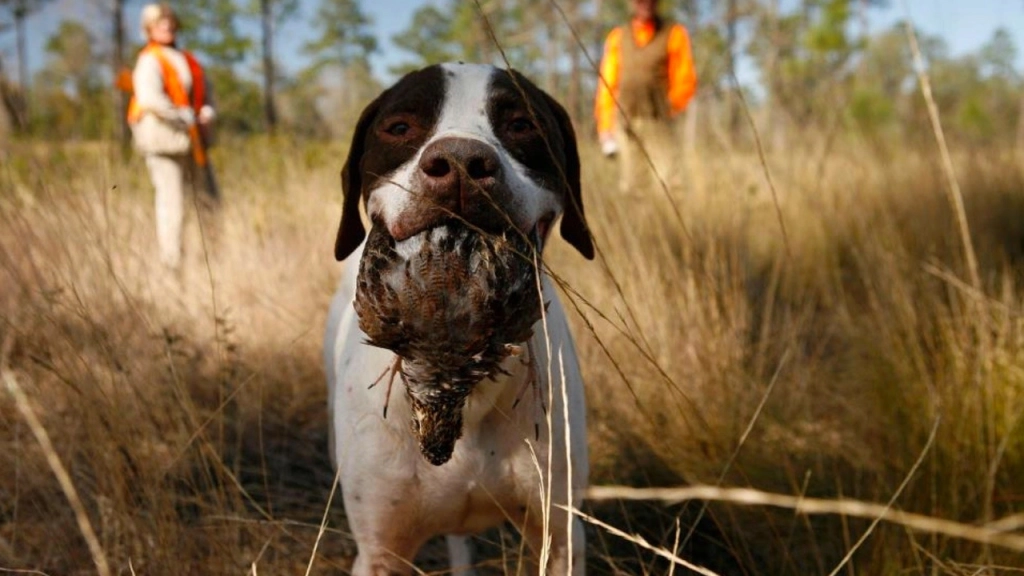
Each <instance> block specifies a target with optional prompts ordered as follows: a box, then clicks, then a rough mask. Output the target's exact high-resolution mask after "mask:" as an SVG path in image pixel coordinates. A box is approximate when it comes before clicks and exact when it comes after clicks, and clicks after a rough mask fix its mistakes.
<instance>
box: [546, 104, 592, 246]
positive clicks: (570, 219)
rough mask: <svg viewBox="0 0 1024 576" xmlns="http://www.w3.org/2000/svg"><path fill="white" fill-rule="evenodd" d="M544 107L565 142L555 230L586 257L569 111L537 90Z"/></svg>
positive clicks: (577, 158)
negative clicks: (563, 189) (562, 199)
mask: <svg viewBox="0 0 1024 576" xmlns="http://www.w3.org/2000/svg"><path fill="white" fill-rule="evenodd" d="M541 94H543V95H544V100H545V101H546V103H547V105H548V108H550V109H551V112H552V114H554V116H555V121H556V122H557V124H558V130H559V132H560V133H561V136H562V142H563V145H564V146H565V167H564V168H565V182H566V186H567V192H568V194H566V200H567V202H566V207H565V213H564V214H563V215H562V223H561V225H560V226H559V232H561V234H562V238H565V240H566V242H568V243H569V244H571V245H572V246H573V247H574V248H576V249H577V250H579V252H580V254H582V255H583V257H584V258H586V259H587V260H593V259H594V242H593V240H592V239H591V236H590V228H589V227H588V226H587V220H586V218H585V217H584V216H583V191H582V188H581V186H580V153H579V150H578V149H577V147H576V131H575V130H573V128H572V120H571V119H570V118H569V113H568V112H566V111H565V108H562V105H561V104H559V103H558V102H557V101H556V100H555V99H554V98H552V97H551V96H549V95H548V94H547V93H545V92H543V91H541Z"/></svg>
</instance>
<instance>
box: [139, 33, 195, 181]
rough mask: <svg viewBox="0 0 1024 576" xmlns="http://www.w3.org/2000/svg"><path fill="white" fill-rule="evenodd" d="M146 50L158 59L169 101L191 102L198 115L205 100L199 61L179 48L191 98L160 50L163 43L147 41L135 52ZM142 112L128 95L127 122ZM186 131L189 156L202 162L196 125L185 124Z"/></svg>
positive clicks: (141, 52) (190, 104) (176, 102)
mask: <svg viewBox="0 0 1024 576" xmlns="http://www.w3.org/2000/svg"><path fill="white" fill-rule="evenodd" d="M147 53H152V54H153V55H154V56H156V59H157V61H158V62H159V63H160V73H161V75H162V76H163V78H164V90H165V91H166V92H167V96H168V97H169V98H170V99H171V102H172V103H173V104H174V105H175V106H191V107H192V111H193V112H195V114H196V116H197V117H198V116H199V109H200V108H202V107H203V104H204V103H205V101H206V83H205V82H204V81H203V68H202V67H201V66H200V65H199V61H198V60H196V58H195V56H193V55H192V53H191V52H189V51H187V50H182V51H181V54H182V55H183V56H185V61H186V62H188V69H189V72H191V73H192V98H191V99H190V98H189V95H188V91H187V90H185V86H184V85H182V83H181V78H179V77H178V72H177V70H175V69H174V64H171V60H170V59H169V58H168V57H167V55H166V54H165V53H164V50H163V46H161V45H160V44H154V43H150V44H147V45H146V47H145V48H143V49H142V51H140V52H139V56H140V57H141V56H142V55H143V54H147ZM145 113H146V110H145V109H144V108H142V106H140V105H139V101H138V99H136V98H135V96H134V95H132V99H131V101H129V102H128V123H129V124H135V123H136V122H138V121H139V120H140V119H141V118H142V115H143V114H145ZM188 131H189V136H191V137H192V157H193V158H194V159H195V161H196V164H198V165H199V166H206V150H205V149H204V147H203V146H202V141H201V140H200V137H199V127H198V126H196V125H195V124H193V125H192V126H189V129H188Z"/></svg>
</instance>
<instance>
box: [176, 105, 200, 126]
mask: <svg viewBox="0 0 1024 576" xmlns="http://www.w3.org/2000/svg"><path fill="white" fill-rule="evenodd" d="M178 121H179V122H181V123H182V124H184V125H185V127H186V128H191V127H192V126H193V125H194V124H195V123H196V113H195V112H193V111H192V109H191V108H187V107H181V108H178Z"/></svg>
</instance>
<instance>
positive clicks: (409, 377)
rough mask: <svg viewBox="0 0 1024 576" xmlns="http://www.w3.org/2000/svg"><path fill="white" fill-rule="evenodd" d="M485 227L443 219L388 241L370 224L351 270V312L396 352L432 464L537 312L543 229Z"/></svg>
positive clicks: (376, 342) (440, 460) (441, 459)
mask: <svg viewBox="0 0 1024 576" xmlns="http://www.w3.org/2000/svg"><path fill="white" fill-rule="evenodd" d="M530 236H531V237H527V236H526V235H524V234H522V233H521V232H519V231H518V230H508V231H506V232H504V233H501V234H490V233H484V232H481V231H479V230H477V229H474V228H472V227H471V226H469V225H466V224H464V223H462V222H460V221H458V220H451V221H446V222H444V223H443V224H441V225H440V226H436V227H433V228H431V229H429V230H425V231H423V232H421V233H419V234H417V235H416V236H413V237H412V238H408V239H406V240H403V241H401V242H396V241H395V239H394V238H392V237H391V236H390V235H389V234H388V232H387V229H386V227H384V226H382V225H379V224H376V223H375V224H374V225H373V226H372V227H371V229H370V233H369V237H368V238H367V241H366V248H365V250H364V252H363V257H362V260H361V262H360V267H359V278H358V282H357V288H356V298H355V309H356V313H357V314H358V316H359V327H360V328H361V329H362V330H363V332H365V333H366V335H367V337H368V343H369V344H371V345H373V346H378V347H381V348H385V349H388V350H391V351H393V352H395V354H397V355H398V357H399V358H400V361H399V367H398V372H399V374H400V375H401V378H402V381H403V382H404V384H405V389H406V394H407V396H408V399H409V402H410V404H411V406H412V413H413V422H412V430H413V433H414V434H415V435H416V437H417V439H418V441H419V448H420V452H421V453H422V454H423V456H424V457H425V458H426V459H427V460H428V461H429V462H430V463H432V464H434V465H436V466H440V465H441V464H444V463H445V462H447V461H448V460H449V459H450V458H451V455H452V452H453V451H454V449H455V442H456V441H457V440H458V439H459V437H460V436H461V435H462V408H463V406H464V405H465V403H466V398H467V397H468V396H469V394H470V393H471V392H472V390H473V388H474V387H475V386H476V385H477V384H479V383H480V382H481V381H483V380H485V379H487V378H492V377H494V376H495V375H497V374H498V373H499V372H501V363H502V361H503V360H505V358H506V357H508V356H509V354H510V353H511V352H512V351H513V350H514V349H515V345H516V344H519V343H522V342H524V341H526V340H528V339H529V338H530V336H532V334H533V325H534V324H535V323H536V322H537V320H539V319H540V317H541V300H540V295H539V293H538V288H537V269H536V266H537V262H536V260H535V254H536V253H537V252H536V251H537V250H538V248H539V242H540V239H541V236H540V235H539V234H537V233H536V231H535V233H534V234H531V235H530Z"/></svg>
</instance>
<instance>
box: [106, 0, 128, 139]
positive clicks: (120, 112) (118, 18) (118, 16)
mask: <svg viewBox="0 0 1024 576" xmlns="http://www.w3.org/2000/svg"><path fill="white" fill-rule="evenodd" d="M113 17H114V18H113V27H114V53H113V58H112V60H111V65H112V66H113V67H114V78H118V76H119V75H120V74H121V71H122V70H124V68H125V62H124V0H114V14H113ZM127 116H128V94H127V93H125V91H124V90H121V89H119V88H115V89H114V126H115V136H116V138H117V140H118V142H119V143H120V145H121V152H122V153H123V154H124V155H125V156H127V154H128V152H129V151H130V150H131V133H130V132H129V130H128V119H127Z"/></svg>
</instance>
